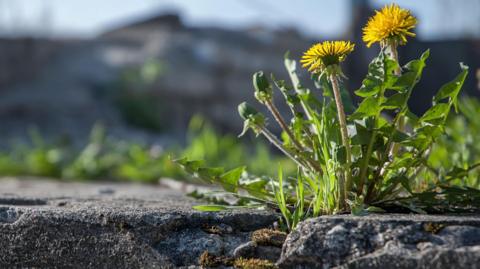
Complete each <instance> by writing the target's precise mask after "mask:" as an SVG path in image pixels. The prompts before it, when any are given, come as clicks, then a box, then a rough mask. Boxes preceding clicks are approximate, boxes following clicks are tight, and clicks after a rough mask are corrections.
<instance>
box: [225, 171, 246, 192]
mask: <svg viewBox="0 0 480 269" xmlns="http://www.w3.org/2000/svg"><path fill="white" fill-rule="evenodd" d="M244 171H245V166H241V167H237V168H235V169H232V170H230V171H228V172H226V173H224V174H222V175H221V176H220V181H221V182H220V183H221V184H222V186H223V188H224V189H225V190H226V191H228V192H233V193H236V192H237V191H238V181H239V180H240V178H241V176H242V174H243V172H244Z"/></svg>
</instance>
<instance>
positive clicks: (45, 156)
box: [0, 0, 480, 182]
mask: <svg viewBox="0 0 480 269" xmlns="http://www.w3.org/2000/svg"><path fill="white" fill-rule="evenodd" d="M395 2H396V3H398V4H399V5H400V6H402V7H404V8H408V9H410V10H411V11H412V12H413V14H414V15H415V16H416V17H418V19H419V25H418V27H417V29H416V32H417V38H415V39H412V40H411V41H410V42H409V43H408V45H407V46H404V47H401V49H400V52H399V53H400V60H401V62H403V63H406V62H408V61H409V60H411V59H414V58H417V57H419V55H420V54H421V53H422V52H423V51H424V50H426V49H427V48H430V49H431V57H430V59H429V60H428V66H427V68H426V69H425V72H424V76H423V79H422V81H421V83H419V84H418V86H417V88H416V90H415V91H414V96H413V98H412V99H411V103H410V109H411V110H412V111H413V112H415V113H417V114H421V113H422V112H424V111H425V110H426V109H427V107H428V106H429V105H430V104H431V98H432V96H433V94H434V93H435V92H436V91H437V90H438V89H439V88H440V87H441V85H442V84H443V83H445V82H447V81H449V80H451V79H453V78H454V77H455V76H456V74H457V73H458V72H459V67H458V63H459V62H463V63H465V64H466V65H468V66H470V74H469V76H468V78H467V81H466V83H465V85H464V90H463V93H464V94H468V95H469V96H471V97H470V99H468V100H467V101H465V102H469V105H470V108H469V109H470V110H469V111H470V112H469V113H470V114H471V115H470V116H471V117H472V118H473V119H474V118H475V115H476V113H477V112H480V108H479V107H480V106H478V105H477V104H476V103H475V102H476V96H479V93H480V92H479V89H478V76H479V75H480V74H479V73H477V69H478V68H479V67H480V0H423V1H408V0H398V1H395ZM389 3H390V1H383V0H371V1H367V0H337V1H326V0H322V1H313V0H297V1H295V3H294V4H293V3H292V2H291V1H287V0H231V1H221V0H202V1H197V0H176V1H175V0H122V1H116V0H103V1H94V0H71V1H63V0H0V150H1V153H0V175H21V174H29V175H38V176H48V177H56V178H74V179H82V178H84V179H95V178H100V179H115V180H116V179H129V180H142V181H147V182H154V181H156V180H157V179H158V178H159V177H162V176H169V177H177V178H181V177H184V175H183V174H182V173H181V172H180V171H178V169H177V168H175V167H174V166H172V165H171V164H170V162H169V161H168V159H169V156H173V157H181V156H184V155H189V156H191V157H192V158H204V159H207V161H208V162H209V163H212V164H214V165H225V166H228V167H232V166H236V165H240V164H242V162H246V163H247V164H248V166H249V169H250V170H251V171H254V172H256V173H259V174H260V173H262V174H269V173H272V171H271V170H272V169H273V171H276V167H275V165H272V164H278V163H283V165H284V166H285V167H287V168H288V167H289V165H290V164H289V163H288V161H286V160H284V159H282V158H280V157H278V156H276V155H272V153H271V152H270V148H269V146H268V144H267V143H259V142H253V139H251V138H242V139H241V140H237V139H236V137H235V136H236V135H237V134H238V133H239V132H240V131H241V126H242V121H241V120H240V118H239V117H238V115H237V112H236V111H237V109H236V107H237V105H238V104H239V103H240V102H242V101H244V100H247V101H250V102H251V103H255V101H254V100H253V90H252V86H251V75H252V73H253V72H255V71H257V70H260V69H261V70H264V71H266V72H267V73H270V72H272V73H275V74H276V76H277V77H278V78H287V74H286V72H285V71H284V67H283V55H284V53H285V52H286V51H290V52H291V55H292V56H293V57H294V58H296V59H298V58H299V56H300V55H301V53H302V52H303V51H304V50H306V49H307V48H308V47H309V46H310V45H311V44H312V43H314V42H317V41H322V40H325V39H347V40H351V41H354V42H355V43H356V44H357V45H356V49H355V52H354V53H353V54H352V55H351V56H350V57H349V59H348V61H347V62H346V63H345V65H344V71H345V73H346V75H347V76H348V78H349V79H348V80H347V81H346V83H347V84H348V86H349V88H350V89H351V90H355V89H357V88H358V87H359V85H360V83H361V79H362V78H363V77H364V76H365V74H366V68H367V65H368V63H369V61H370V60H371V59H372V58H373V57H374V56H375V55H376V54H377V52H378V48H377V47H374V48H371V49H367V48H366V46H365V45H364V44H363V42H362V41H361V32H362V31H361V29H362V27H363V26H364V25H365V23H366V21H367V19H368V17H369V16H371V15H372V14H374V11H373V10H374V9H378V8H380V7H382V6H383V5H385V4H389ZM302 74H303V79H304V80H308V79H309V76H308V74H306V73H305V72H303V73H302ZM465 106H466V105H465ZM462 111H467V109H464V110H462ZM462 120H464V121H465V122H467V121H468V117H463V118H462ZM452 121H453V120H452ZM452 126H453V125H452ZM466 126H470V125H468V124H467V125H465V124H464V127H463V128H464V129H468V128H470V127H468V128H467V127H466ZM453 129H455V130H459V127H458V126H455V128H452V130H453ZM477 131H478V132H477ZM466 132H470V133H469V134H468V135H467V134H466ZM477 133H480V127H479V128H478V130H476V129H474V130H465V131H464V133H460V134H458V138H457V139H460V141H459V142H458V143H459V145H464V146H465V145H467V142H465V141H464V140H465V139H467V137H470V140H469V141H470V142H469V143H471V144H472V145H473V146H472V148H471V150H472V151H473V150H474V148H476V147H475V145H476V143H475V141H477V140H475V135H476V134H477ZM462 139H463V140H462ZM452 141H453V140H452V139H450V140H446V141H445V143H451V142H452ZM449 145H450V144H449ZM455 147H456V146H455V145H453V146H452V148H455ZM462 147H463V146H462ZM457 148H458V147H457ZM478 152H480V149H479V150H478ZM446 153H448V150H447V147H446V146H445V148H444V151H443V153H439V154H440V155H438V156H437V157H436V158H437V162H438V163H439V164H440V163H442V162H444V161H442V157H441V156H442V155H441V154H446ZM458 154H459V157H458V158H459V160H460V161H468V160H471V159H472V158H473V159H475V158H476V156H477V155H475V153H470V152H469V153H468V154H467V155H468V156H464V155H465V154H464V153H462V152H459V153H458ZM479 155H480V154H479ZM442 165H451V164H445V163H442Z"/></svg>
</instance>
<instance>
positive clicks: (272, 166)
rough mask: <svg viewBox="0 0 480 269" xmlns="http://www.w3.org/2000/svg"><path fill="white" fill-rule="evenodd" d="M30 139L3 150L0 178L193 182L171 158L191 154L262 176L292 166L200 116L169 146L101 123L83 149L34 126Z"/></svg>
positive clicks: (265, 148)
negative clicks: (52, 139) (112, 132)
mask: <svg viewBox="0 0 480 269" xmlns="http://www.w3.org/2000/svg"><path fill="white" fill-rule="evenodd" d="M30 137H31V139H30V140H31V141H30V143H28V144H25V143H24V144H13V145H10V147H9V148H8V149H7V150H4V151H0V176H39V177H50V178H56V179H63V180H108V181H138V182H146V183H155V182H157V181H158V179H159V178H162V177H169V178H174V179H179V180H191V179H192V178H191V177H190V176H189V175H187V174H186V173H185V172H184V171H183V170H182V169H181V168H180V167H178V165H176V164H174V163H173V162H172V161H171V159H172V158H179V157H183V156H187V155H188V156H195V157H198V158H205V159H208V160H210V162H209V164H211V165H213V166H226V167H229V166H230V167H231V166H233V165H234V164H235V163H237V162H242V163H246V164H247V166H248V168H249V171H251V172H252V173H258V174H261V175H273V174H274V173H276V167H277V165H278V164H282V165H284V166H285V167H290V168H289V169H290V171H292V169H294V167H293V165H291V164H290V161H289V160H287V159H286V158H283V157H278V156H274V155H272V154H271V153H270V150H269V148H268V147H267V146H266V145H264V144H260V143H255V144H252V145H247V144H245V143H241V142H239V141H238V140H237V139H236V137H235V136H234V135H231V134H225V135H221V134H219V133H218V132H217V131H215V129H214V128H213V127H212V126H211V125H210V124H209V123H207V122H206V121H205V120H203V119H202V118H201V117H198V116H197V117H194V118H193V119H192V120H191V123H190V127H189V131H188V135H187V141H184V142H185V143H179V144H177V145H172V146H171V147H169V148H162V147H161V146H158V145H148V144H139V143H133V142H129V141H124V140H118V139H114V138H111V137H109V136H108V135H107V130H105V128H104V127H103V126H102V125H96V126H94V128H93V129H92V131H91V135H90V138H89V140H88V142H87V143H86V144H85V145H84V146H83V147H81V148H80V149H76V148H74V147H72V146H71V145H68V144H64V143H47V142H46V140H45V139H44V138H43V137H41V136H40V135H39V134H38V132H36V131H35V130H32V132H31V134H30ZM179 142H181V141H179ZM181 144H185V146H184V147H182V146H181Z"/></svg>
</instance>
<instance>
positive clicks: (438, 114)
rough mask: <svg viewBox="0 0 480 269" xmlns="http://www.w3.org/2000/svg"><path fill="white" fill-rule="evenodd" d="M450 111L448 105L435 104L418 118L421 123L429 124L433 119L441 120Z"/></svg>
mask: <svg viewBox="0 0 480 269" xmlns="http://www.w3.org/2000/svg"><path fill="white" fill-rule="evenodd" d="M449 111H450V105H449V104H445V103H441V104H436V105H434V106H433V107H431V108H430V109H429V110H427V112H425V114H423V116H422V117H421V118H420V121H421V122H431V121H432V120H435V119H440V118H441V119H443V118H445V117H446V116H447V115H448V112H449Z"/></svg>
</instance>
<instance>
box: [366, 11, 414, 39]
mask: <svg viewBox="0 0 480 269" xmlns="http://www.w3.org/2000/svg"><path fill="white" fill-rule="evenodd" d="M416 25H417V19H416V18H415V17H414V16H412V14H411V13H410V11H409V10H406V9H403V8H400V7H399V6H398V5H397V4H391V5H386V6H384V7H383V8H382V10H380V11H375V15H374V16H373V17H371V18H370V19H369V20H368V23H367V26H365V27H364V28H363V41H364V42H365V43H367V47H370V46H371V45H372V44H373V43H375V42H380V43H382V42H385V41H387V40H396V41H398V42H399V43H400V44H404V43H406V42H407V36H411V37H414V36H415V34H414V33H413V32H411V31H410V30H412V29H413V28H415V26H416Z"/></svg>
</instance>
